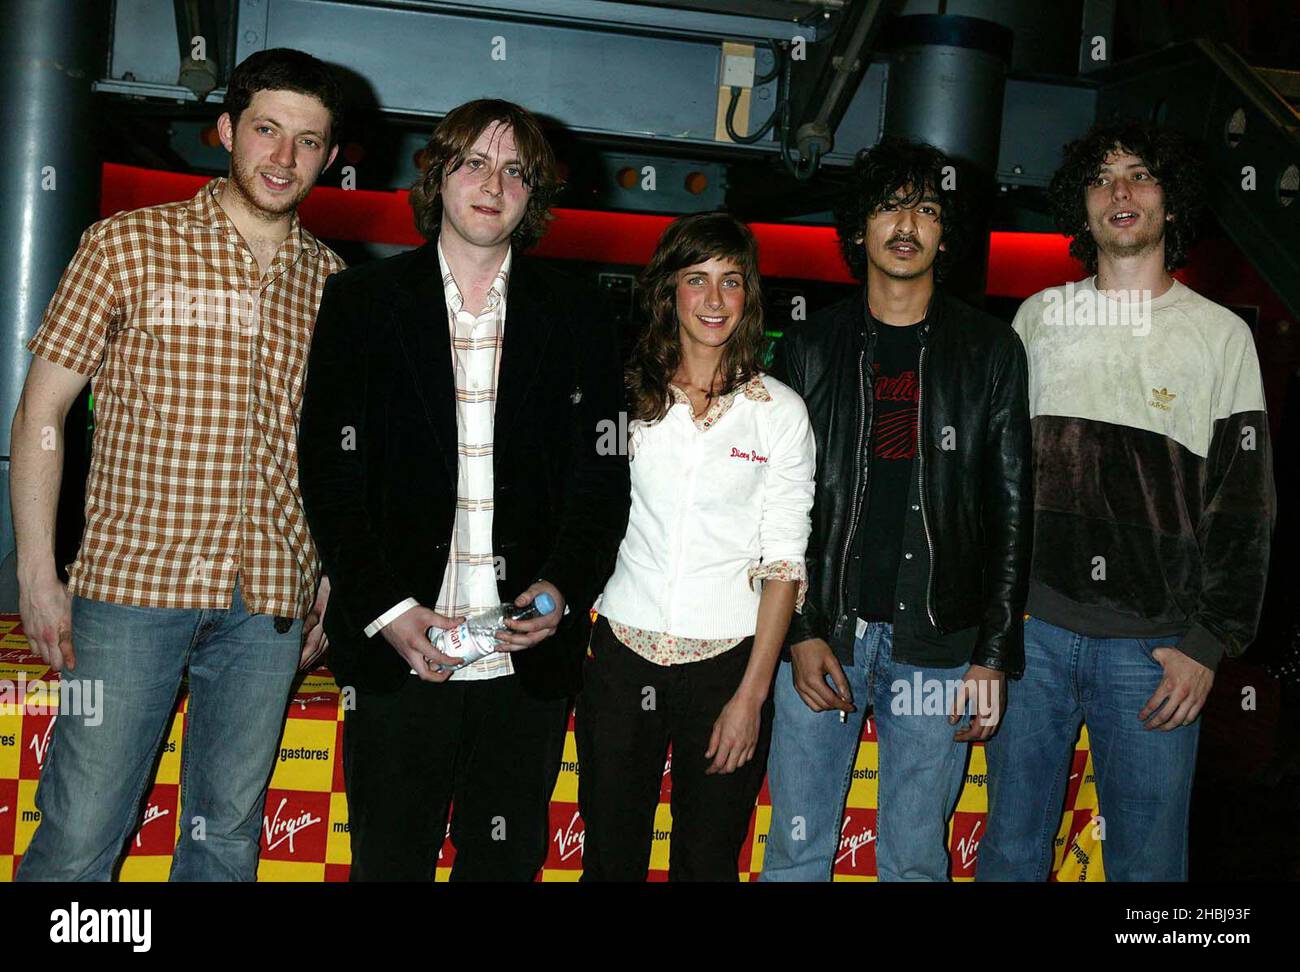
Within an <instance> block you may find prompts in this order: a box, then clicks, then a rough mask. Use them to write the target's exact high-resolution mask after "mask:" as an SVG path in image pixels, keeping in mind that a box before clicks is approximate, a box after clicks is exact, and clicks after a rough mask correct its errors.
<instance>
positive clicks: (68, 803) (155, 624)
mask: <svg viewBox="0 0 1300 972" xmlns="http://www.w3.org/2000/svg"><path fill="white" fill-rule="evenodd" d="M72 641H73V648H74V650H75V651H76V658H77V667H76V668H75V669H74V670H72V671H71V672H68V671H66V670H65V671H64V673H63V675H64V678H65V679H76V680H78V681H80V682H82V683H83V685H86V686H95V687H100V686H102V689H101V691H102V704H101V706H100V712H99V713H98V714H97V716H96V717H95V718H93V719H90V718H83V717H81V716H78V715H77V714H76V713H73V712H68V713H63V714H60V716H59V717H58V718H57V719H56V720H55V722H54V729H53V732H52V733H51V738H50V745H49V750H48V752H47V753H46V757H45V766H44V768H43V769H42V771H41V779H40V783H39V784H38V785H37V788H36V807H37V809H38V810H40V812H41V822H40V825H39V826H38V827H37V828H36V833H35V834H33V835H32V841H31V845H30V846H29V847H28V848H27V853H26V854H24V855H23V859H22V863H21V864H20V865H19V868H18V872H17V874H16V875H15V876H14V877H15V879H16V880H19V881H40V880H45V881H107V880H109V879H111V877H112V875H113V868H114V865H115V864H116V862H117V860H118V859H119V857H120V856H121V854H122V850H123V845H124V844H125V843H126V841H127V840H128V839H129V838H130V836H131V835H132V833H134V831H135V828H136V827H137V825H138V824H139V820H140V804H141V801H142V799H143V798H144V796H145V792H146V788H147V787H148V785H149V781H150V779H151V777H152V775H153V770H154V765H155V759H156V758H157V756H158V752H159V749H160V747H161V746H162V743H163V739H164V734H165V733H166V732H167V728H168V726H169V724H170V722H171V717H172V711H173V709H174V706H175V704H176V698H177V693H178V692H179V690H180V687H181V679H182V676H183V675H184V674H185V672H186V670H187V669H188V671H189V690H190V704H189V711H188V713H187V716H186V724H185V738H184V746H183V751H182V763H181V808H180V841H179V843H178V844H177V847H176V852H175V854H174V856H173V858H172V868H171V879H172V880H173V881H252V880H255V879H256V877H257V854H258V848H259V844H260V839H261V832H262V807H263V804H264V803H265V801H266V786H267V783H268V782H269V780H270V778H271V769H272V767H273V765H274V762H275V755H276V751H277V748H278V746H279V742H280V734H281V731H282V729H283V726H284V718H285V712H286V710H287V706H288V701H289V690H290V687H291V685H292V683H293V678H294V673H295V671H296V670H297V666H298V659H299V657H300V656H301V643H302V621H301V620H296V621H294V623H293V625H292V626H291V627H290V628H289V630H288V631H286V632H285V633H284V634H280V633H278V632H276V630H275V625H274V621H273V619H272V618H271V617H270V616H268V615H264V614H249V613H248V612H247V611H246V610H245V608H244V602H243V599H242V598H241V597H240V593H239V588H238V586H236V588H235V592H234V597H233V601H232V603H231V606H230V607H229V608H228V609H221V610H186V609H178V608H138V607H129V606H127V605H122V604H110V603H107V602H104V601H93V600H88V599H86V598H81V597H74V598H73V599H72Z"/></svg>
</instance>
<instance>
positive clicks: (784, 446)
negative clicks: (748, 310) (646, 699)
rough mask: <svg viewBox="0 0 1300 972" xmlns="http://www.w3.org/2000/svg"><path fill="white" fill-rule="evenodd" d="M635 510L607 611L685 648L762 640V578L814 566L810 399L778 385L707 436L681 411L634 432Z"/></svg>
mask: <svg viewBox="0 0 1300 972" xmlns="http://www.w3.org/2000/svg"><path fill="white" fill-rule="evenodd" d="M629 439H630V440H631V441H630V449H629V451H630V453H631V461H632V462H631V469H632V509H631V513H630V515H629V519H628V527H627V535H626V536H625V537H624V538H623V543H622V545H621V546H620V547H619V551H618V563H617V564H616V566H615V567H614V574H613V576H612V577H611V578H610V580H609V583H608V584H606V586H605V592H604V594H603V595H601V599H600V601H599V602H598V610H599V611H600V613H602V614H604V615H605V616H607V617H609V618H611V619H613V620H615V621H621V622H622V623H623V624H627V625H632V626H633V627H637V628H642V629H644V630H647V631H659V632H665V633H667V634H671V635H675V636H677V637H681V638H744V637H747V636H749V635H752V634H753V633H754V630H755V627H756V626H757V620H758V600H759V594H760V591H759V590H756V589H754V587H757V586H759V585H754V587H751V584H750V581H749V577H750V572H751V568H754V567H757V566H758V565H759V563H760V562H762V563H765V564H771V563H774V562H776V561H783V560H784V561H793V562H795V563H796V564H798V565H799V566H800V568H802V567H803V562H804V548H805V547H806V546H807V543H808V534H809V533H810V531H811V529H812V524H811V520H810V518H809V511H810V510H811V509H812V502H813V473H814V470H815V466H816V455H815V453H816V446H815V445H814V441H813V434H812V428H811V426H809V424H808V410H807V408H805V406H804V403H803V399H802V398H800V397H799V395H798V394H796V393H795V392H794V391H792V390H791V389H790V388H789V387H788V386H786V385H784V384H782V383H781V382H779V381H777V380H776V379H775V378H772V377H770V376H768V375H760V376H757V377H756V378H755V379H754V380H752V381H750V382H749V383H748V384H747V385H746V386H745V388H744V389H743V391H741V392H739V393H737V394H736V395H735V398H734V400H733V401H732V403H731V406H730V408H729V409H727V411H726V412H725V413H723V414H722V416H721V418H719V419H718V420H717V421H716V422H715V423H714V424H713V425H712V426H711V427H710V428H708V429H707V430H705V431H700V429H699V428H698V427H697V426H696V424H695V422H694V421H693V420H692V417H691V411H690V407H689V406H688V405H685V404H674V405H673V406H672V407H671V408H670V409H669V410H668V413H667V414H666V415H665V416H664V417H663V418H662V419H660V420H659V421H658V422H655V423H654V424H648V423H645V422H642V421H634V422H632V423H631V427H630V428H629Z"/></svg>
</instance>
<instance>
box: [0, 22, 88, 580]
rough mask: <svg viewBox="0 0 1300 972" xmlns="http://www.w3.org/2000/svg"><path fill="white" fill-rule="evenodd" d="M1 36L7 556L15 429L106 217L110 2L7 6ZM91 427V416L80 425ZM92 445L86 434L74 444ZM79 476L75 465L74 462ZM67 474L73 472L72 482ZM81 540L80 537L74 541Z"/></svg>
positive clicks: (0, 323) (1, 489)
mask: <svg viewBox="0 0 1300 972" xmlns="http://www.w3.org/2000/svg"><path fill="white" fill-rule="evenodd" d="M4 8H5V10H4V26H3V30H0V92H2V93H3V94H0V132H3V138H0V172H3V173H4V178H3V179H0V240H2V241H3V243H2V244H0V506H2V509H0V560H3V559H4V558H5V557H7V556H8V555H9V554H10V552H11V551H12V550H13V549H14V534H13V522H12V519H11V517H10V512H9V455H10V443H9V427H10V424H11V423H12V421H13V414H14V409H15V408H16V407H17V404H18V396H19V394H20V393H21V391H22V384H23V379H24V378H25V377H26V374H27V364H28V361H29V360H30V357H31V356H30V355H29V354H28V352H27V350H26V348H25V345H26V343H27V339H28V338H29V337H30V336H31V335H32V333H33V332H34V331H35V330H36V327H37V326H38V325H39V324H40V320H41V315H42V313H43V312H44V310H45V305H46V304H47V303H48V302H49V299H50V297H51V296H52V295H53V293H54V289H55V287H56V286H57V285H58V282H59V277H60V276H61V275H62V273H63V268H64V266H65V265H66V264H67V262H68V259H69V258H70V257H71V256H72V254H73V251H74V250H75V249H76V246H77V241H78V239H79V238H80V236H81V233H82V231H83V230H85V228H86V227H87V226H88V225H90V223H92V222H94V220H95V218H96V217H97V215H98V211H99V208H98V207H99V182H100V171H99V146H98V131H97V127H96V124H95V115H94V108H93V99H92V95H91V84H92V83H93V82H94V81H95V80H97V79H98V78H99V77H101V76H102V74H103V72H104V68H105V64H106V61H107V57H108V36H109V29H108V15H109V13H110V11H111V4H108V3H103V2H100V0H96V2H93V3H90V2H86V0H6V2H5V4H4ZM81 427H82V428H83V429H84V427H85V421H84V416H83V419H82V421H81ZM69 448H72V449H78V448H79V449H83V450H84V448H85V442H84V438H82V439H79V440H78V441H76V442H72V443H70V445H69ZM72 468H73V469H74V470H75V469H76V468H77V464H73V467H72ZM65 478H66V476H65ZM74 542H75V541H74Z"/></svg>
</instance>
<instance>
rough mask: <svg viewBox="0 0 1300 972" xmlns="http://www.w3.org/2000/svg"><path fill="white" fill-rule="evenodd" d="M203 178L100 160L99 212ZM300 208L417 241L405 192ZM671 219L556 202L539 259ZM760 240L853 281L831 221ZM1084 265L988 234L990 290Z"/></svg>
mask: <svg viewBox="0 0 1300 972" xmlns="http://www.w3.org/2000/svg"><path fill="white" fill-rule="evenodd" d="M205 182H207V178H206V177H204V176H199V175H187V174H183V173H178V172H164V171H160V170H156V169H142V168H137V167H135V166H126V165H117V164H115V163H106V164H105V165H104V169H103V185H102V195H101V202H100V213H101V215H104V216H107V215H110V214H112V213H116V212H120V211H122V210H129V209H139V208H140V207H142V206H154V205H157V204H158V203H164V202H174V201H176V200H178V199H186V198H188V197H190V196H192V195H194V193H195V192H197V191H198V188H199V186H201V185H203V184H204V183H205ZM299 212H300V213H301V215H302V220H303V223H304V224H306V226H307V227H308V228H309V229H310V230H311V231H312V232H313V233H315V234H316V235H317V236H320V237H322V238H324V239H328V240H358V241H364V242H370V243H390V244H397V245H406V246H418V245H419V244H420V243H422V242H423V238H422V237H421V236H420V234H419V233H417V232H416V230H415V225H414V223H413V222H412V219H411V210H410V207H409V206H408V205H407V202H406V192H405V191H397V192H370V191H362V190H344V189H336V188H332V187H329V186H319V187H317V188H316V189H314V190H312V193H311V195H310V196H308V197H307V199H306V201H305V202H303V204H302V207H301V208H300V210H299ZM671 220H672V217H670V216H650V215H645V214H641V213H613V212H601V211H597V210H586V209H556V210H555V219H554V221H553V222H552V223H551V226H550V229H549V230H548V231H547V234H546V237H545V238H544V239H543V240H542V242H541V243H540V244H539V245H538V246H537V247H536V249H535V250H534V252H535V253H536V254H537V255H538V256H544V257H552V258H556V259H566V260H587V261H592V262H596V263H620V264H627V265H632V266H641V265H644V264H645V263H646V262H647V261H648V260H649V259H650V254H651V253H652V252H654V248H655V244H656V243H658V241H659V236H660V234H661V233H663V231H664V227H666V226H667V225H668V223H669V222H671ZM750 226H751V228H752V229H753V231H754V235H755V237H756V238H757V239H758V245H759V253H760V255H761V256H760V270H761V271H762V273H763V274H764V275H765V276H769V277H782V278H788V279H793V280H822V281H827V282H830V283H852V281H853V278H852V277H851V276H849V272H848V270H847V268H845V266H844V262H843V261H842V260H841V259H840V250H839V240H838V239H837V237H836V235H835V230H834V228H833V227H829V226H792V225H785V224H776V223H752V224H750ZM1084 275H1085V274H1084V271H1083V268H1082V267H1081V266H1080V265H1079V264H1078V263H1077V262H1076V261H1075V260H1074V259H1073V258H1072V257H1071V256H1070V255H1069V249H1068V241H1067V240H1066V238H1065V237H1063V236H1059V235H1057V234H1054V233H1003V232H996V233H993V234H991V236H990V241H989V272H988V287H987V293H988V294H990V295H992V296H997V297H1021V298H1023V297H1028V296H1029V295H1030V294H1033V293H1036V292H1038V291H1039V290H1042V289H1043V288H1044V287H1049V286H1053V285H1056V284H1060V283H1061V282H1062V281H1065V280H1079V279H1081V278H1082V277H1083V276H1084Z"/></svg>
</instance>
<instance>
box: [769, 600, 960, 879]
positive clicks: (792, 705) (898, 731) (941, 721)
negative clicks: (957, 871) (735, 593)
mask: <svg viewBox="0 0 1300 972" xmlns="http://www.w3.org/2000/svg"><path fill="white" fill-rule="evenodd" d="M968 667H969V666H967V665H960V666H958V667H956V668H918V667H917V666H915V665H904V664H901V663H899V662H896V661H894V658H893V625H891V624H886V623H883V622H874V623H870V624H868V625H867V630H866V631H865V632H864V633H863V635H862V637H860V638H858V639H857V640H856V641H855V642H854V644H853V664H852V665H851V666H849V667H847V668H845V669H844V676H845V678H847V679H848V682H849V688H850V690H851V691H852V693H853V701H854V702H855V703H856V704H857V706H858V711H857V712H855V713H851V714H850V716H849V719H848V721H847V722H846V723H843V724H841V722H840V715H839V711H838V710H831V711H829V712H813V711H812V710H811V709H809V708H808V706H807V705H806V704H805V703H804V701H803V699H801V698H800V697H799V694H798V693H797V692H796V691H795V688H794V672H793V667H792V666H791V664H790V663H789V662H782V663H781V667H780V670H779V671H778V672H777V678H776V689H775V694H776V722H775V725H774V727H773V732H772V749H771V753H770V755H769V756H768V762H767V774H768V776H767V779H768V788H769V790H770V791H771V795H772V823H771V827H770V828H769V830H768V835H767V847H766V849H765V850H764V852H763V873H762V874H761V875H760V877H759V880H760V881H829V880H830V878H831V870H832V868H833V867H834V864H835V855H836V852H837V851H838V849H839V844H840V821H841V819H842V818H843V816H844V801H845V799H846V798H847V796H848V792H849V782H850V780H851V778H852V774H853V762H854V758H855V756H856V754H857V751H858V740H859V738H860V737H861V735H862V720H863V718H864V717H865V715H866V710H867V707H868V705H870V706H871V707H872V708H873V709H874V718H875V720H876V737H877V740H878V746H877V752H878V753H879V773H880V775H879V777H878V781H879V786H878V790H877V793H878V795H879V801H878V802H879V809H878V810H877V812H876V873H877V875H878V876H879V879H880V880H881V881H946V880H948V871H949V866H948V819H949V817H951V816H952V811H953V808H954V807H955V806H956V805H957V797H958V795H959V794H960V793H961V787H962V783H963V781H964V780H965V774H966V757H967V753H968V746H967V744H966V743H959V742H954V741H953V738H952V737H953V734H954V733H955V732H957V731H958V728H959V726H951V725H949V724H948V718H947V714H946V711H945V712H944V713H937V714H936V713H930V714H924V713H923V712H921V711H905V710H906V709H908V708H913V709H920V706H915V707H912V706H901V705H898V704H895V702H896V700H900V701H909V700H910V693H911V691H912V687H913V685H914V684H915V683H914V679H915V677H916V676H917V675H919V676H920V678H921V680H922V683H923V684H925V683H927V682H929V681H930V680H935V679H937V680H939V681H940V682H943V683H944V684H945V685H946V684H947V682H948V680H950V679H960V678H961V677H962V676H963V675H964V674H965V673H966V669H967V668H968ZM828 684H829V680H828ZM904 687H905V690H906V692H907V693H909V699H902V697H901V696H900V695H899V690H900V689H903V688H904ZM832 688H833V686H832Z"/></svg>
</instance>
